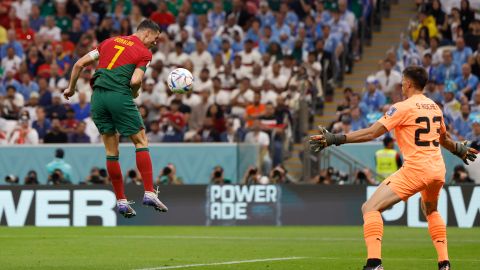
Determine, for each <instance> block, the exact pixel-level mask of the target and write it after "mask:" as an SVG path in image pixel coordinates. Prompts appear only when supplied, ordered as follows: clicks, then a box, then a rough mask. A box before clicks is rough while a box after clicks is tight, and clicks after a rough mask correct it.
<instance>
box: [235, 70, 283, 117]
mask: <svg viewBox="0 0 480 270" xmlns="http://www.w3.org/2000/svg"><path fill="white" fill-rule="evenodd" d="M278 71H280V69H279V68H278ZM253 99H254V92H253V91H252V90H251V89H250V80H249V79H248V78H243V79H242V80H241V81H240V84H239V86H238V89H235V90H233V91H232V92H231V93H230V105H231V106H232V111H231V113H232V114H233V115H236V116H239V117H243V116H244V115H245V107H246V106H247V104H248V103H250V102H253Z"/></svg>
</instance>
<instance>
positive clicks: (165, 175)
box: [156, 163, 183, 185]
mask: <svg viewBox="0 0 480 270" xmlns="http://www.w3.org/2000/svg"><path fill="white" fill-rule="evenodd" d="M156 184H157V185H182V184H183V179H182V178H181V177H178V176H177V168H176V167H175V165H173V164H172V163H168V164H167V166H165V168H163V169H162V172H161V173H160V175H159V176H158V178H157V180H156Z"/></svg>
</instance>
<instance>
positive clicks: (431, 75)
mask: <svg viewBox="0 0 480 270" xmlns="http://www.w3.org/2000/svg"><path fill="white" fill-rule="evenodd" d="M422 67H423V68H424V69H425V71H427V74H428V79H429V80H435V67H434V66H433V65H432V55H431V54H429V53H425V54H423V58H422Z"/></svg>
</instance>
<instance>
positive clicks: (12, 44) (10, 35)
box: [0, 29, 24, 59]
mask: <svg viewBox="0 0 480 270" xmlns="http://www.w3.org/2000/svg"><path fill="white" fill-rule="evenodd" d="M7 40H8V42H7V43H5V44H3V45H2V46H1V47H0V58H1V59H4V58H5V57H7V56H8V49H10V48H11V49H13V54H14V55H15V56H17V57H19V58H20V59H22V58H23V55H24V52H23V47H22V44H21V43H20V42H18V41H17V38H16V33H15V30H13V29H10V30H8V31H7Z"/></svg>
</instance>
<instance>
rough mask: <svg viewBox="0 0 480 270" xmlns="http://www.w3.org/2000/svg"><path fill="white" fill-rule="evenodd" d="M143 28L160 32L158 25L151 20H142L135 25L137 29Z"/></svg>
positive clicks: (141, 29)
mask: <svg viewBox="0 0 480 270" xmlns="http://www.w3.org/2000/svg"><path fill="white" fill-rule="evenodd" d="M143 30H152V31H154V32H160V31H161V29H160V26H158V24H157V23H156V22H154V21H152V20H149V19H146V20H143V21H142V22H141V23H140V24H139V25H138V27H137V31H143Z"/></svg>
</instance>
